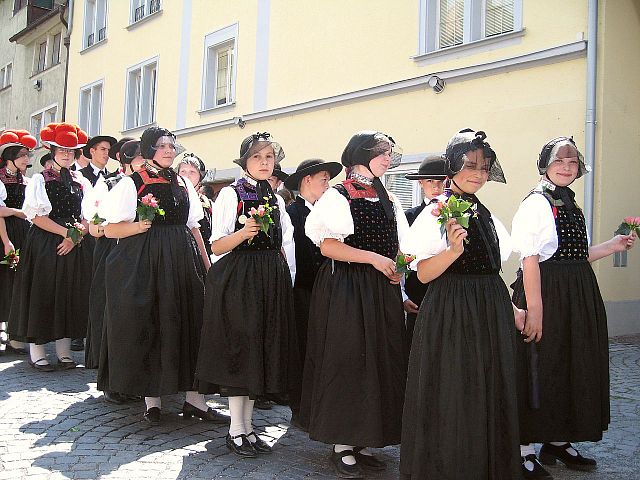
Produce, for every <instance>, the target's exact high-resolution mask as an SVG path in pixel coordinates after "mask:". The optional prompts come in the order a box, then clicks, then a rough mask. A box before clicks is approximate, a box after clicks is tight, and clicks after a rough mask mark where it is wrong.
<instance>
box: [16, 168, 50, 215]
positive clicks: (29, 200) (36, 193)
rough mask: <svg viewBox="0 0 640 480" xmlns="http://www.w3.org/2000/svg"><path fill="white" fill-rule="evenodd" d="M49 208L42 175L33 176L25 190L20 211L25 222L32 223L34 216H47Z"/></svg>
mask: <svg viewBox="0 0 640 480" xmlns="http://www.w3.org/2000/svg"><path fill="white" fill-rule="evenodd" d="M51 208H52V207H51V202H50V201H49V196H48V195H47V190H46V188H45V182H44V177H43V176H42V175H34V176H33V177H32V178H31V181H30V182H29V183H28V184H27V187H26V188H25V191H24V203H23V204H22V211H23V212H24V214H25V216H26V217H27V220H29V221H33V219H34V218H35V217H36V216H39V217H44V216H45V215H49V213H51Z"/></svg>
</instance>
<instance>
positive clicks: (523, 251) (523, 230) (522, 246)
mask: <svg viewBox="0 0 640 480" xmlns="http://www.w3.org/2000/svg"><path fill="white" fill-rule="evenodd" d="M511 237H512V238H513V249H514V250H515V251H516V252H518V253H519V254H520V262H521V263H522V260H523V259H524V258H526V257H530V256H532V255H539V256H540V258H539V259H538V261H539V262H544V261H545V260H548V259H549V258H551V257H552V256H553V254H554V253H555V252H556V250H557V249H558V233H557V232H556V222H555V220H554V218H553V211H552V209H551V205H550V204H549V201H548V200H547V199H546V198H545V197H544V195H542V194H541V193H533V194H531V195H529V196H528V197H527V198H525V199H524V201H523V202H522V203H521V204H520V207H519V208H518V211H517V212H516V214H515V216H514V217H513V221H512V222H511Z"/></svg>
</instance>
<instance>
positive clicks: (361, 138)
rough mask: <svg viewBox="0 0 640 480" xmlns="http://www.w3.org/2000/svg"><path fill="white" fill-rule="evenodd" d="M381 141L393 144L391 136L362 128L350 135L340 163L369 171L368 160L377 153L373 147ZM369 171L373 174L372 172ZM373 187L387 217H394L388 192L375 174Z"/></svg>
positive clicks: (349, 167)
mask: <svg viewBox="0 0 640 480" xmlns="http://www.w3.org/2000/svg"><path fill="white" fill-rule="evenodd" d="M381 142H387V143H389V144H390V147H393V146H394V145H395V142H394V141H393V138H391V137H390V136H388V135H385V134H383V133H380V132H375V131H372V130H363V131H360V132H358V133H356V134H355V135H354V136H353V137H351V140H349V143H347V146H346V147H345V149H344V151H343V152H342V158H341V163H342V165H344V166H345V167H347V169H348V170H351V169H352V168H353V167H354V166H355V165H362V166H364V167H366V168H367V170H369V171H370V172H371V168H369V162H371V160H372V159H373V158H375V157H377V156H378V155H379V152H377V151H376V149H375V147H376V146H377V145H378V144H380V143H381ZM371 173H372V174H373V172H371ZM373 188H374V189H375V191H376V193H377V194H378V199H379V201H380V203H381V205H382V208H384V212H385V214H386V216H387V218H388V219H389V220H392V219H393V218H395V214H394V211H393V203H391V200H390V199H389V193H388V192H387V190H386V189H385V188H384V185H382V182H381V181H380V179H379V178H378V177H376V176H374V177H373Z"/></svg>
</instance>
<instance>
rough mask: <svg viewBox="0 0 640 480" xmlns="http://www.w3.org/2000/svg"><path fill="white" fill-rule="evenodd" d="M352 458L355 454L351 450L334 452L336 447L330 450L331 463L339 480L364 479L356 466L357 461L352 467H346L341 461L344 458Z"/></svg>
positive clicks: (358, 466) (360, 470)
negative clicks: (348, 479) (340, 479)
mask: <svg viewBox="0 0 640 480" xmlns="http://www.w3.org/2000/svg"><path fill="white" fill-rule="evenodd" d="M348 456H353V457H354V458H355V456H356V454H355V452H354V451H353V450H343V451H342V452H336V447H335V446H333V447H332V448H331V456H330V457H329V458H330V459H331V463H332V464H333V467H334V468H335V470H336V474H337V475H338V477H340V478H364V473H363V472H362V469H361V468H360V465H358V461H357V460H356V463H355V464H353V465H348V464H346V463H344V462H343V461H342V459H343V458H344V457H348Z"/></svg>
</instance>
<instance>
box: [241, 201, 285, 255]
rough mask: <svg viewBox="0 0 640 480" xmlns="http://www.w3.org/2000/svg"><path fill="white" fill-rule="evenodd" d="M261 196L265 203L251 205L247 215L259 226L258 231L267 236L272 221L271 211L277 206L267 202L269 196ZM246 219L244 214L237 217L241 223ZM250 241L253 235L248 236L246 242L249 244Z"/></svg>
mask: <svg viewBox="0 0 640 480" xmlns="http://www.w3.org/2000/svg"><path fill="white" fill-rule="evenodd" d="M263 198H264V199H265V200H266V201H265V203H264V204H263V205H258V208H255V207H251V210H249V215H250V217H251V218H252V219H253V220H255V222H256V224H257V225H258V227H259V228H260V231H262V232H264V233H265V234H266V235H267V236H269V228H270V226H271V225H272V224H273V223H274V222H273V218H272V217H271V213H272V212H273V211H274V210H275V209H277V208H278V207H276V206H273V207H272V206H271V205H270V204H269V197H263ZM247 220H248V219H247V217H246V216H245V215H241V216H240V217H238V222H240V223H241V224H243V225H244V224H246V222H247ZM252 241H253V236H252V237H251V238H249V240H248V241H247V243H248V244H249V245H251V242H252Z"/></svg>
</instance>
